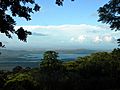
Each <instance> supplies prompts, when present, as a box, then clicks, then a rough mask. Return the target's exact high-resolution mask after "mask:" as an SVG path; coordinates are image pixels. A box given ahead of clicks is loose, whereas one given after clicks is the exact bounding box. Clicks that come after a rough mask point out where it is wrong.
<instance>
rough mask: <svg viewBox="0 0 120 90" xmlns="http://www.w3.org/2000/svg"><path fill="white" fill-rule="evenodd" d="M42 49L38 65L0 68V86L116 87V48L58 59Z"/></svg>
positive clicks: (28, 89) (10, 89)
mask: <svg viewBox="0 0 120 90" xmlns="http://www.w3.org/2000/svg"><path fill="white" fill-rule="evenodd" d="M57 57H58V53H56V52H55V51H47V52H45V53H44V57H43V59H42V62H41V63H40V67H39V68H32V69H31V68H29V67H27V68H22V67H20V66H17V67H15V68H14V69H13V71H11V72H10V71H0V90H120V85H119V83H120V49H114V50H113V51H112V52H110V53H108V52H98V53H93V54H91V55H90V56H85V57H78V58H77V59H76V60H74V61H69V62H62V61H60V60H58V59H57Z"/></svg>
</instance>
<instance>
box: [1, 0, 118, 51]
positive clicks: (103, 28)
mask: <svg viewBox="0 0 120 90" xmlns="http://www.w3.org/2000/svg"><path fill="white" fill-rule="evenodd" d="M108 1H109V0H75V1H74V2H71V0H65V2H64V5H63V6H61V7H59V6H57V5H56V4H55V0H47V1H46V0H36V2H37V3H38V4H40V5H41V11H40V12H38V13H35V14H33V15H32V20H31V21H26V20H25V19H23V18H15V20H16V21H17V26H16V27H15V28H16V29H17V28H19V27H21V26H22V27H24V28H25V29H26V30H28V31H31V32H32V35H31V36H29V37H28V39H27V43H24V42H21V41H19V40H18V39H16V36H14V35H13V39H8V38H7V37H5V36H4V35H2V34H1V35H0V40H1V41H3V43H5V44H6V48H8V49H80V48H85V49H102V50H109V49H113V48H116V47H118V44H117V41H116V39H117V38H119V34H120V32H115V31H112V30H110V28H109V26H108V25H106V24H102V23H101V22H97V20H98V14H97V10H98V9H99V7H100V6H103V5H104V4H105V3H107V2H108Z"/></svg>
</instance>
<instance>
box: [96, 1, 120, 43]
mask: <svg viewBox="0 0 120 90" xmlns="http://www.w3.org/2000/svg"><path fill="white" fill-rule="evenodd" d="M98 14H99V20H98V21H101V22H102V23H106V24H109V25H110V28H111V29H112V30H115V31H118V30H120V0H110V1H109V2H108V3H107V4H105V5H104V6H103V7H100V8H99V10H98ZM118 43H120V39H118Z"/></svg>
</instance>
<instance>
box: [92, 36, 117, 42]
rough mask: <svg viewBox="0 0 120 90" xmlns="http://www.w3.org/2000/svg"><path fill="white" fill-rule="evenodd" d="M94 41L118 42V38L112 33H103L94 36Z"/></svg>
mask: <svg viewBox="0 0 120 90" xmlns="http://www.w3.org/2000/svg"><path fill="white" fill-rule="evenodd" d="M93 42H95V43H101V42H104V43H116V42H117V39H116V38H115V37H113V36H111V35H103V36H95V37H94V38H93Z"/></svg>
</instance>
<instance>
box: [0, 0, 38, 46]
mask: <svg viewBox="0 0 120 90" xmlns="http://www.w3.org/2000/svg"><path fill="white" fill-rule="evenodd" d="M28 3H29V4H31V5H33V7H29V6H28V5H27V4H28ZM39 10H40V6H39V5H38V4H36V3H35V1H34V0H0V33H3V34H5V35H6V36H7V37H8V38H12V35H11V34H16V35H17V36H18V39H20V40H22V41H25V42H26V38H27V35H31V32H28V31H27V30H24V29H23V28H22V27H20V28H19V29H18V30H15V25H16V24H17V22H16V21H15V20H14V19H13V17H23V18H25V19H26V20H27V21H29V20H31V15H30V14H31V13H34V12H37V11H39ZM7 11H8V12H10V13H7ZM0 47H3V45H2V43H1V42H0Z"/></svg>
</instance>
